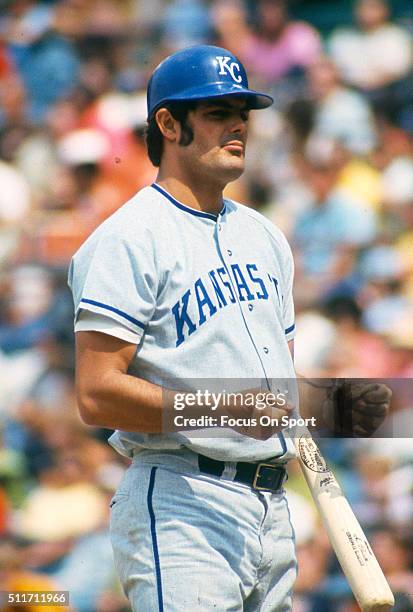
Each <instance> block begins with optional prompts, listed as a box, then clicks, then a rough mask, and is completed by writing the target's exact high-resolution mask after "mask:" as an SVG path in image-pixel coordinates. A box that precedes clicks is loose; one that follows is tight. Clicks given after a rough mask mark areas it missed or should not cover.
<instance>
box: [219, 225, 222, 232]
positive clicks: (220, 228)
mask: <svg viewBox="0 0 413 612" xmlns="http://www.w3.org/2000/svg"><path fill="white" fill-rule="evenodd" d="M221 230H222V225H221V223H218V231H219V232H220V231H221Z"/></svg>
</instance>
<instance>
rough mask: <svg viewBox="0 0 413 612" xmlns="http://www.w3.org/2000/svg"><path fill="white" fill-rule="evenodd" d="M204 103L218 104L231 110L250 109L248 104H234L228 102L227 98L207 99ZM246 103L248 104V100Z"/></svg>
mask: <svg viewBox="0 0 413 612" xmlns="http://www.w3.org/2000/svg"><path fill="white" fill-rule="evenodd" d="M203 104H205V106H206V107H215V106H218V107H219V108H227V109H230V110H238V111H248V110H250V109H249V108H248V106H234V105H233V104H230V103H229V102H227V101H226V100H219V99H218V100H217V101H214V100H209V101H205V102H203ZM245 104H247V101H246V100H245Z"/></svg>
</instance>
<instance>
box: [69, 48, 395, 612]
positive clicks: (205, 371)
mask: <svg viewBox="0 0 413 612" xmlns="http://www.w3.org/2000/svg"><path fill="white" fill-rule="evenodd" d="M147 101H148V130H147V145H148V154H149V157H150V159H151V161H152V163H153V164H154V165H155V166H158V167H159V174H158V178H157V181H156V183H154V184H153V185H150V186H148V187H145V188H144V189H142V190H141V191H139V192H138V193H137V194H136V196H134V197H133V198H132V199H131V200H130V201H129V202H127V203H126V204H125V205H124V206H123V207H121V208H120V209H119V210H118V211H117V212H116V213H115V214H113V215H112V216H111V217H110V218H109V219H107V220H106V221H105V222H104V223H103V224H102V225H101V226H100V227H99V228H98V229H97V230H96V231H95V232H94V233H93V234H92V235H91V236H90V237H89V239H88V240H87V241H86V242H85V244H84V245H83V246H82V247H81V248H80V250H79V251H78V252H77V253H76V254H75V256H74V257H73V260H72V264H71V268H70V274H69V284H70V286H71V288H72V291H73V296H74V303H75V313H76V314H75V331H76V344H77V376H76V381H77V394H78V402H79V407H80V413H81V416H82V418H83V419H84V421H85V422H86V423H89V424H90V425H95V426H99V427H108V428H111V429H114V430H116V431H115V433H114V434H113V435H112V436H111V438H110V443H111V444H112V445H113V446H114V448H115V449H116V450H118V451H119V452H120V453H121V454H123V455H125V456H127V457H130V458H132V460H133V461H132V464H131V466H130V468H129V469H128V470H127V472H126V474H125V477H124V479H123V481H122V483H121V485H120V487H119V489H118V491H117V492H116V494H115V496H114V498H113V500H112V504H111V506H112V515H111V536H112V543H113V549H114V556H115V562H116V566H117V570H118V572H119V576H120V579H121V582H122V585H123V588H124V590H125V593H126V595H127V596H128V598H129V600H130V603H131V606H132V609H133V610H135V611H138V610H139V612H149V611H151V612H152V611H155V610H159V611H164V610H165V611H168V612H175V611H183V610H185V611H186V610H191V611H192V610H217V611H220V612H221V611H234V612H235V611H239V610H246V611H248V610H250V611H257V610H260V611H263V612H264V611H270V610H280V611H281V610H290V609H291V591H292V588H293V583H294V579H295V575H296V559H295V552H294V533H293V528H292V526H291V523H290V519H289V512H288V506H287V501H286V498H285V495H284V489H283V482H284V480H285V474H286V468H285V464H286V462H287V461H288V459H290V458H292V457H293V456H294V445H293V442H292V440H291V439H290V438H289V437H288V435H287V433H286V432H285V430H284V429H283V428H282V427H280V426H279V425H278V424H275V425H274V426H273V427H272V428H270V430H269V432H268V431H266V433H265V434H263V435H261V433H260V432H261V430H260V429H258V432H257V429H256V428H253V427H252V428H250V427H249V425H248V422H247V423H246V426H245V427H244V428H243V427H241V428H238V429H237V427H235V428H231V427H230V428H225V427H222V428H220V430H219V431H220V432H221V433H222V431H228V430H230V431H231V435H229V434H228V435H218V433H214V431H213V430H212V428H210V429H208V430H207V435H196V434H197V433H198V432H194V428H193V427H192V428H191V427H188V428H185V427H184V428H182V429H179V428H178V429H177V430H173V428H169V427H167V426H165V423H166V422H168V423H169V421H168V420H165V418H166V417H168V418H169V417H170V416H171V414H174V410H175V404H174V401H175V399H176V397H177V395H178V394H177V392H176V390H178V389H181V391H182V390H187V389H190V388H192V387H191V384H195V383H194V381H193V379H198V380H200V379H201V380H211V379H214V380H217V379H219V380H229V379H231V380H237V381H239V380H245V379H248V381H250V380H253V381H257V380H258V381H263V388H264V389H267V390H268V391H269V390H270V389H271V388H272V386H271V383H270V381H271V380H272V379H277V380H281V379H282V380H289V379H292V380H294V378H295V373H294V367H293V360H292V352H293V337H294V330H295V327H294V309H293V300H292V281H293V263H292V256H291V252H290V249H289V246H288V244H287V242H286V240H285V238H284V236H283V235H282V233H281V232H280V231H279V230H278V229H277V228H276V227H274V226H273V225H272V223H270V222H269V221H268V220H266V219H265V218H264V217H262V216H261V215H260V214H259V213H257V212H255V211H254V210H251V209H249V208H247V207H245V206H242V205H241V204H238V203H236V202H233V201H230V200H228V199H224V198H223V195H222V193H223V189H224V187H225V185H226V184H227V183H228V182H230V181H233V180H235V179H236V178H238V177H239V176H240V175H241V173H242V172H243V169H244V155H245V146H246V141H247V127H248V116H249V112H250V111H251V110H253V109H262V108H265V107H268V106H270V104H271V103H272V98H271V97H270V96H268V95H267V94H265V93H260V92H257V91H254V90H251V89H249V86H248V81H247V75H246V73H245V69H244V67H243V66H242V64H241V63H240V62H239V60H238V59H237V58H236V57H234V56H233V55H232V54H231V53H230V52H229V51H227V50H225V49H221V48H218V47H213V46H206V45H200V46H195V47H192V48H189V49H185V50H182V51H179V52H177V53H175V54H173V55H171V56H170V57H168V58H167V59H166V60H164V61H163V62H162V63H161V64H160V65H159V66H158V67H157V68H156V69H155V71H154V73H153V75H152V77H151V79H150V82H149V85H148V96H147ZM191 381H192V383H191ZM245 388H248V386H247V384H246V386H245ZM253 388H254V389H255V391H254V393H256V394H257V393H258V391H259V389H258V391H257V388H256V387H253ZM287 390H288V389H287ZM377 393H378V392H377ZM377 393H376V395H377ZM179 395H180V399H182V396H183V394H182V393H180V394H179ZM168 397H169V398H171V397H172V400H173V402H172V405H171V404H170V403H168V401H167V400H166V399H165V398H168ZM264 397H265V402H264V404H266V403H267V401H268V395H265V394H264ZM374 399H375V400H377V401H379V403H378V404H376V405H377V406H379V408H378V409H377V410H376V412H377V411H379V412H380V411H381V412H380V414H382V412H383V411H385V409H386V405H387V404H386V402H387V400H388V396H387V395H386V393H384V394H383V392H381V394H380V393H378V395H377V397H375V398H374ZM307 403H308V402H307ZM184 405H185V406H186V408H187V409H188V411H189V414H190V415H191V416H192V417H193V416H196V414H199V413H200V412H199V411H200V410H201V406H200V405H199V403H198V404H197V405H195V406H194V405H193V402H192V403H190V402H189V400H187V403H185V402H184ZM220 407H221V406H220ZM261 408H262V407H261ZM266 409H267V406H266V405H265V410H266ZM369 409H370V410H371V406H369ZM197 410H198V413H197ZM245 410H246V408H245V406H243V407H242V408H240V407H239V406H238V404H237V402H235V403H234V404H233V405H231V408H230V409H229V412H230V415H232V416H234V415H235V417H237V418H238V417H239V416H240V415H243V416H245V415H246V414H247V416H248V418H250V419H252V417H253V416H254V415H255V416H257V411H256V407H255V406H252V407H250V408H248V409H247V413H246V412H245ZM293 410H295V408H294V409H293ZM302 410H304V411H305V410H307V409H306V406H303V407H302ZM271 414H275V415H276V416H277V417H280V416H285V415H288V414H291V408H290V407H289V405H284V406H277V407H274V408H273V409H272V411H271ZM247 421H248V419H247ZM237 423H238V421H237ZM243 425H245V422H243ZM366 428H367V425H366Z"/></svg>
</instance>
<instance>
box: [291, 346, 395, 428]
mask: <svg viewBox="0 0 413 612" xmlns="http://www.w3.org/2000/svg"><path fill="white" fill-rule="evenodd" d="M288 345H289V349H290V352H291V356H292V357H293V359H294V341H293V340H292V341H291V342H289V343H288ZM297 378H298V385H299V391H300V413H301V416H302V417H303V418H311V417H315V419H316V423H317V428H318V429H321V430H323V431H326V430H327V431H331V433H332V435H348V436H353V435H358V436H371V435H372V434H373V433H374V432H375V431H376V429H377V428H378V427H380V425H381V424H382V422H383V421H384V419H385V418H386V416H387V415H388V413H389V410H390V401H391V396H392V392H391V389H389V387H388V386H387V385H385V384H383V383H376V382H372V383H368V382H360V383H357V382H356V381H344V380H340V379H339V380H337V381H335V380H334V379H329V378H326V379H324V380H321V379H317V380H315V381H313V380H311V379H309V378H306V377H304V376H301V375H300V374H297Z"/></svg>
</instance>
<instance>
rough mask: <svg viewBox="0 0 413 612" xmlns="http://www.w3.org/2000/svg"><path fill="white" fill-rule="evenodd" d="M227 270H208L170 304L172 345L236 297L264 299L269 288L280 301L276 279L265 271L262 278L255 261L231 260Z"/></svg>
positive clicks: (181, 340) (236, 299) (238, 298)
mask: <svg viewBox="0 0 413 612" xmlns="http://www.w3.org/2000/svg"><path fill="white" fill-rule="evenodd" d="M230 270H231V276H229V272H228V269H227V268H226V267H225V266H222V267H220V268H216V269H215V270H210V271H209V272H208V276H207V277H206V278H205V279H202V278H198V279H197V280H196V281H195V283H194V285H193V287H192V288H191V289H188V290H187V291H186V292H185V293H184V295H183V296H182V297H181V299H180V300H178V302H176V304H175V305H174V306H173V307H172V309H171V310H172V314H173V315H174V319H175V325H176V346H179V345H180V344H182V342H184V341H185V340H186V339H187V338H188V337H189V336H190V335H191V334H193V333H194V332H195V331H196V330H197V329H198V327H200V326H201V325H203V324H204V323H205V321H207V320H208V319H210V318H211V317H213V316H214V315H215V314H216V313H217V312H218V310H220V309H222V308H225V307H226V306H229V305H230V304H235V302H237V301H239V302H246V301H248V302H251V301H253V300H268V299H269V297H270V292H271V291H275V295H276V299H277V302H278V304H279V305H281V303H282V301H283V296H282V295H281V292H280V287H279V282H278V280H277V279H276V278H274V276H272V275H271V274H267V275H266V281H264V278H262V277H261V276H260V274H259V271H258V267H257V265H256V264H253V263H250V264H246V265H245V266H240V265H239V264H237V263H235V264H232V265H231V266H230ZM266 283H267V284H266ZM195 303H196V306H195V307H194V305H195ZM189 310H190V311H191V315H190V314H189ZM194 313H195V314H194Z"/></svg>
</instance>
